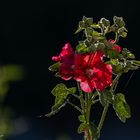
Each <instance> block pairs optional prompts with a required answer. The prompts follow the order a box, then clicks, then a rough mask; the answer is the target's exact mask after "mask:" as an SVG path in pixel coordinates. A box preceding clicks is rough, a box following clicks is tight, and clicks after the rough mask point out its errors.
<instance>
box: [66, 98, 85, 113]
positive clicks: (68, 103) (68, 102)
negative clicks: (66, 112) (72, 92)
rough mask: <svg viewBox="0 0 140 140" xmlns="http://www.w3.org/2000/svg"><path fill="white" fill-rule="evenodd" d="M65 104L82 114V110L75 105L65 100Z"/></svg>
mask: <svg viewBox="0 0 140 140" xmlns="http://www.w3.org/2000/svg"><path fill="white" fill-rule="evenodd" d="M67 103H68V104H69V105H71V106H72V107H74V108H75V109H76V110H78V111H79V112H80V113H81V114H82V110H81V109H80V108H79V107H78V106H76V105H75V104H73V103H71V102H70V101H69V100H67Z"/></svg>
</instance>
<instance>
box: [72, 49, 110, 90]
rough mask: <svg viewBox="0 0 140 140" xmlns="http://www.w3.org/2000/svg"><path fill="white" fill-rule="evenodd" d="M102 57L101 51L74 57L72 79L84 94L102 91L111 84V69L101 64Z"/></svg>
mask: <svg viewBox="0 0 140 140" xmlns="http://www.w3.org/2000/svg"><path fill="white" fill-rule="evenodd" d="M103 56H104V53H103V52H101V51H96V52H92V53H86V54H76V55H75V62H74V65H75V76H74V79H75V80H76V81H79V82H80V86H81V89H82V90H83V91H84V92H92V91H93V90H94V89H97V90H99V91H102V90H104V89H105V88H106V87H107V86H110V85H111V84H112V67H111V65H109V64H105V63H104V62H103V60H102V58H103Z"/></svg>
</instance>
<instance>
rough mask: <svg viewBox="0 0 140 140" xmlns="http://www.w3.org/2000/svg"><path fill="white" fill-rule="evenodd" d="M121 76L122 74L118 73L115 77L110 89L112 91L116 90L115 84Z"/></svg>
mask: <svg viewBox="0 0 140 140" xmlns="http://www.w3.org/2000/svg"><path fill="white" fill-rule="evenodd" d="M120 76H121V74H118V75H117V76H116V77H115V79H114V80H113V84H112V86H111V88H110V91H111V92H114V91H115V89H116V86H115V85H116V84H117V82H118V80H119V78H120ZM114 87H115V89H114Z"/></svg>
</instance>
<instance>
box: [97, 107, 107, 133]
mask: <svg viewBox="0 0 140 140" xmlns="http://www.w3.org/2000/svg"><path fill="white" fill-rule="evenodd" d="M108 107H109V104H107V105H106V106H105V107H104V110H103V113H102V116H101V119H100V122H99V125H98V131H99V132H100V131H101V129H102V126H103V123H104V120H105V117H106V114H107V111H108Z"/></svg>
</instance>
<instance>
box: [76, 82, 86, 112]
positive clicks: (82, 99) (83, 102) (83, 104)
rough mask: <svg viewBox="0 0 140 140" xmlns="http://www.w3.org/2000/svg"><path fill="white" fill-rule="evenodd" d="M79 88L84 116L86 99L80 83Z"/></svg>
mask: <svg viewBox="0 0 140 140" xmlns="http://www.w3.org/2000/svg"><path fill="white" fill-rule="evenodd" d="M77 86H78V91H79V94H80V104H81V108H82V114H84V112H85V101H84V98H83V92H82V90H81V88H80V85H79V83H78V82H77Z"/></svg>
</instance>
